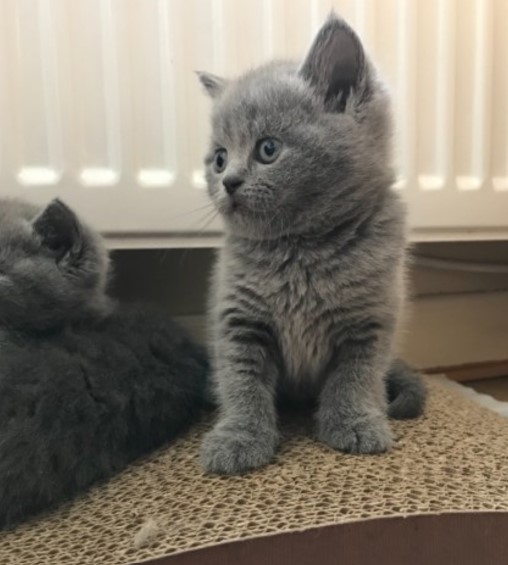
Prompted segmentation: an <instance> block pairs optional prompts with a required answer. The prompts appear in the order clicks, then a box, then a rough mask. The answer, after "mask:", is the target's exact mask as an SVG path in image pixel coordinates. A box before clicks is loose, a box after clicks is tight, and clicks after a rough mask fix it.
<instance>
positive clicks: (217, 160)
mask: <svg viewBox="0 0 508 565" xmlns="http://www.w3.org/2000/svg"><path fill="white" fill-rule="evenodd" d="M227 163H228V152H227V151H226V150H225V149H217V151H216V152H215V157H214V159H213V168H214V169H215V172H216V173H222V171H224V169H225V168H226V165H227Z"/></svg>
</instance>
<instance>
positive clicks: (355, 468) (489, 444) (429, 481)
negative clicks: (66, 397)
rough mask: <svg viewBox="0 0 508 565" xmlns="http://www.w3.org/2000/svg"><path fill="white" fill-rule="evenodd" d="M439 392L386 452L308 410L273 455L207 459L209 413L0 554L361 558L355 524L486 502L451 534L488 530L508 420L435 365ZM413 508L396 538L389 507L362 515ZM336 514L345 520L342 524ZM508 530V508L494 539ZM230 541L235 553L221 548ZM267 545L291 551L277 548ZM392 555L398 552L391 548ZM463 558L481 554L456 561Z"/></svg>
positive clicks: (397, 426) (28, 558) (0, 542)
mask: <svg viewBox="0 0 508 565" xmlns="http://www.w3.org/2000/svg"><path fill="white" fill-rule="evenodd" d="M429 395H430V397H429V403H428V408H427V412H426V415H425V416H424V417H423V418H421V419H419V420H416V421H410V422H393V428H394V431H395V434H396V437H397V442H396V446H395V448H394V449H393V451H391V452H390V453H388V454H385V455H378V456H349V455H344V454H342V453H337V452H334V451H332V450H330V449H328V448H327V447H326V446H324V445H321V444H319V443H317V442H316V441H314V440H313V439H312V438H311V433H312V427H311V423H312V422H311V419H309V418H308V417H305V418H301V419H300V420H299V421H294V420H292V421H289V422H283V424H282V431H283V435H284V440H283V443H282V445H281V449H280V452H279V454H278V457H277V459H276V461H275V462H274V463H273V464H272V465H271V466H269V467H268V468H266V469H263V470H261V471H258V472H255V473H252V474H250V475H248V476H244V477H232V478H221V477H211V476H205V475H204V474H203V473H202V471H201V468H200V465H199V458H198V457H199V447H200V442H201V438H202V435H203V433H204V432H205V431H206V429H208V427H209V425H210V422H207V423H204V424H201V425H200V426H197V427H196V428H195V429H193V430H191V432H190V433H189V434H188V435H187V436H186V437H184V438H182V439H180V440H179V441H177V442H176V443H174V444H173V445H171V446H169V447H167V448H165V449H163V450H160V451H159V452H157V453H155V454H154V455H152V456H151V457H148V458H146V459H144V460H142V461H140V462H138V463H137V464H135V465H132V466H131V467H130V468H129V469H127V470H126V471H125V472H124V473H122V474H121V475H119V476H117V477H116V478H114V479H113V480H111V481H109V482H108V483H106V484H104V485H101V486H99V487H97V488H95V489H94V490H93V491H91V492H90V493H88V494H87V495H85V496H83V497H82V498H80V499H78V500H76V501H74V502H73V503H70V504H68V505H66V506H65V507H63V508H61V509H59V510H57V511H56V512H54V513H52V514H50V515H47V516H43V517H40V518H38V519H36V520H34V521H32V522H31V523H28V524H25V525H23V526H21V527H19V528H17V529H16V530H14V531H10V532H4V533H2V534H0V563H1V564H2V565H34V564H36V565H46V564H47V565H55V564H56V565H88V564H92V563H93V564H107V565H117V564H119V565H120V564H121V565H126V564H131V563H138V562H140V561H144V560H151V559H154V558H156V557H163V556H169V557H166V558H165V559H162V560H161V561H158V562H159V563H168V564H171V563H175V564H179V563H182V564H183V563H185V564H191V563H199V564H200V565H201V564H205V563H235V564H236V563H238V564H239V565H241V564H243V563H249V564H250V563H294V564H296V565H297V564H299V563H316V562H318V563H320V564H323V563H338V562H341V563H342V564H344V563H349V562H351V563H356V564H359V563H363V561H362V560H361V559H360V558H359V557H358V555H357V554H355V555H356V558H351V561H347V560H345V559H344V556H345V555H346V554H347V555H350V554H349V553H348V551H350V550H351V548H349V549H347V547H346V545H347V544H346V540H354V539H356V538H358V539H359V542H358V543H357V544H356V545H357V546H359V547H365V545H366V543H367V541H368V542H369V543H371V544H372V547H377V548H378V549H379V548H380V547H381V546H380V545H379V544H382V543H387V544H388V545H391V546H394V545H400V546H401V547H402V546H403V545H404V543H406V541H405V540H406V537H407V536H409V537H407V539H409V540H410V539H412V538H411V535H416V534H417V532H418V531H419V530H418V527H420V529H421V528H424V525H425V523H426V518H428V516H425V515H436V514H443V513H445V514H446V513H464V512H466V513H471V512H478V513H482V514H479V515H477V514H474V515H473V516H478V520H477V521H474V520H473V521H472V520H471V516H472V515H471V514H468V516H469V518H467V517H466V518H465V519H464V520H463V525H464V528H465V529H464V530H462V529H461V526H460V525H459V526H455V527H454V526H453V523H452V522H453V519H452V522H450V523H451V525H450V530H449V531H450V532H452V533H453V535H451V537H450V538H449V540H450V541H449V543H451V544H452V545H453V543H454V541H453V540H454V539H455V538H457V539H456V544H457V547H463V548H467V541H468V539H470V536H471V535H473V534H467V533H466V534H464V532H479V533H478V535H483V534H482V533H481V532H489V531H491V530H489V526H488V524H487V522H488V520H490V519H493V518H492V517H494V519H495V518H496V517H497V516H507V515H508V514H505V512H506V511H508V421H507V420H505V419H503V418H501V417H500V416H498V415H496V414H495V413H493V412H490V411H488V410H486V409H484V408H482V407H480V406H478V405H476V404H473V403H472V402H471V401H470V400H468V399H466V398H464V397H463V396H462V395H460V393H458V392H456V391H454V390H450V389H448V388H446V387H445V386H443V385H442V384H440V383H438V382H436V381H433V380H430V379H429ZM500 511H502V512H500ZM409 515H423V516H420V517H419V518H417V521H416V522H414V523H415V524H420V526H418V527H416V526H415V527H413V528H412V530H411V533H408V534H407V536H406V534H404V535H402V537H401V535H399V536H398V537H395V538H394V537H393V532H392V534H390V533H387V532H385V533H384V534H383V535H380V534H379V532H382V531H383V530H382V528H383V527H384V526H383V524H385V525H386V524H389V523H392V522H390V520H386V519H383V520H371V521H364V519H372V518H383V517H397V516H398V517H400V516H409ZM447 516H448V517H447ZM450 516H453V515H450V514H446V515H445V516H444V517H443V519H442V522H440V523H441V525H446V523H447V522H446V520H449V521H450ZM457 516H460V514H457ZM418 520H419V521H418ZM468 520H469V521H468ZM482 520H483V521H482ZM393 523H401V524H407V523H411V524H413V522H410V521H409V522H408V521H407V520H405V521H403V520H400V519H399V521H398V522H397V519H395V522H393ZM376 524H378V525H379V527H378V526H376ZM468 524H469V525H468ZM337 525H339V526H342V529H338V530H337V529H336V530H333V527H335V528H337ZM330 526H332V529H330ZM443 527H444V526H443ZM376 528H377V529H376ZM379 528H381V529H379ZM415 528H416V529H415ZM333 531H335V534H334V536H335V537H333V535H332V537H330V532H333ZM376 531H377V534H376ZM422 531H423V530H422ZM291 532H300V533H299V534H291ZM316 532H317V533H316ZM399 533H400V532H399ZM318 534H319V535H318ZM460 535H463V536H464V535H465V538H466V539H465V540H464V539H462V540H461V539H460ZM268 536H270V537H268ZM299 536H300V537H299ZM337 536H338V537H337ZM341 536H342V537H341ZM507 537H508V536H506V522H505V529H504V530H503V532H498V536H497V537H496V538H495V539H496V540H504V539H505V538H507ZM238 540H243V541H241V542H238ZM280 540H286V541H287V543H288V545H287V547H286V549H284V548H282V546H281V545H280V544H279V545H277V544H278V543H279V542H280ZM341 540H342V541H341ZM362 540H363V541H362ZM376 540H377V542H376ZM383 540H384V541H383ZM229 542H237V543H229ZM378 542H379V543H378ZM376 543H378V545H377V546H376ZM478 543H479V542H477V545H478ZM499 543H505V542H504V541H503V542H501V541H499ZM218 544H220V545H218ZM224 544H225V545H224ZM337 544H343V545H342V546H340V545H337ZM344 544H346V545H344ZM426 545H427V546H428V545H429V544H426ZM378 546H379V547H378ZM263 547H265V549H264V551H265V553H263ZM270 547H271V548H272V549H271V550H270V549H269V548H270ZM337 547H340V548H341V551H340V552H339V553H337V554H335V553H334V551H333V550H332V549H333V548H337ZM355 547H356V546H355ZM367 547H368V543H367ZM196 548H198V550H197V551H194V552H190V553H187V552H188V551H189V550H195V549H196ZM221 548H222V549H221ZM228 548H229V550H230V551H232V552H233V553H230V557H229V558H228V557H227V556H225V554H223V555H222V556H220V555H219V554H218V553H217V552H218V551H219V550H220V551H222V550H224V551H227V550H228ZM242 548H243V549H242ZM245 548H247V549H248V551H246V550H245ZM277 548H278V549H277ZM295 548H296V549H295ZM309 548H315V553H313V554H312V555H310V554H309V552H310V551H311V550H310V549H309ZM319 548H328V553H327V555H328V558H324V557H323V558H320V557H319V556H318V553H319ZM331 548H332V549H331ZM235 551H236V553H235ZM242 551H243V553H242ZM266 551H272V552H275V553H272V555H279V554H278V553H277V551H279V552H280V555H279V557H273V559H272V558H268V559H267V553H266ZM355 551H357V550H356V549H355ZM397 551H399V550H398V549H397ZM400 551H401V552H402V553H401V555H402V554H403V553H404V551H405V550H404V549H400ZM464 551H467V550H464ZM256 552H257V553H256ZM306 552H307V553H306ZM312 552H314V549H313V550H312ZM399 553H400V552H399ZM231 555H235V557H231ZM305 555H307V557H305ZM351 555H352V554H351ZM467 555H470V553H467ZM214 556H215V557H214ZM284 556H286V557H285V558H284ZM288 556H290V557H288ZM412 556H413V557H412V558H411V559H410V560H409V561H406V562H407V563H411V564H413V563H420V562H422V563H423V562H425V561H419V560H418V559H419V552H418V551H417V552H415V551H413V553H412ZM284 559H286V560H284ZM316 559H317V561H316ZM327 559H328V560H327ZM401 559H402V558H401ZM373 562H375V563H384V562H385V561H383V560H382V559H381V557H379V558H376V559H375V560H374V561H373ZM386 562H387V563H390V564H394V563H398V561H397V560H396V559H395V558H393V557H392V558H391V561H390V560H388V561H386ZM401 562H404V561H401ZM427 562H429V563H430V562H432V563H437V562H438V561H435V560H434V561H427ZM443 562H445V561H443ZM459 562H460V563H466V562H467V563H470V562H471V563H473V562H474V561H466V560H465V558H464V560H462V561H460V560H459V561H457V560H452V561H449V563H459ZM483 562H484V563H486V562H489V563H492V562H493V561H492V560H491V561H483ZM500 562H501V561H500Z"/></svg>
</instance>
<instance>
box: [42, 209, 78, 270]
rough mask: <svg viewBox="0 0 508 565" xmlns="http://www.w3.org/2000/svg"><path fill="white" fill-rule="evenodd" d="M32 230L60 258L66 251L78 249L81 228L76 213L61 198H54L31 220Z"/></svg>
mask: <svg viewBox="0 0 508 565" xmlns="http://www.w3.org/2000/svg"><path fill="white" fill-rule="evenodd" d="M33 229H34V232H35V233H36V234H37V235H38V236H39V237H40V238H41V239H42V242H43V244H44V245H45V246H46V247H48V248H49V249H50V250H51V251H52V252H53V253H54V254H55V256H56V258H57V260H60V259H62V258H63V257H64V256H65V255H66V254H67V253H69V252H70V251H72V250H75V249H78V248H79V247H80V242H81V229H80V224H79V220H78V218H77V217H76V214H74V212H73V211H72V210H71V209H70V208H69V207H68V206H66V205H65V204H64V203H63V202H62V201H61V200H59V199H55V200H53V201H52V202H50V203H49V204H48V206H47V207H46V208H45V209H44V210H43V211H42V212H41V213H40V214H39V215H38V216H37V217H36V218H35V220H34V221H33Z"/></svg>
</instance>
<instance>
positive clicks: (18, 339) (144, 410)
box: [0, 199, 208, 529]
mask: <svg viewBox="0 0 508 565" xmlns="http://www.w3.org/2000/svg"><path fill="white" fill-rule="evenodd" d="M107 278H108V256H107V254H106V251H105V249H104V246H103V242H102V240H101V239H100V237H99V236H98V235H97V234H95V233H94V232H93V231H92V230H90V229H89V228H88V227H87V226H86V225H84V224H83V223H82V222H80V221H79V220H78V218H77V217H76V216H75V214H74V213H73V212H72V211H71V210H70V209H69V208H68V207H67V206H65V205H64V204H63V203H62V202H60V201H58V200H56V201H54V202H52V203H51V204H49V205H48V206H47V207H46V208H44V209H41V208H39V207H37V206H33V205H31V204H28V203H26V202H22V201H18V200H7V199H0V529H1V528H3V527H6V526H10V525H12V524H14V523H16V522H19V521H21V520H23V519H25V518H27V517H29V516H30V515H32V514H34V513H36V512H38V511H40V510H43V509H45V508H48V507H52V506H54V505H56V504H58V503H60V502H62V501H63V500H65V499H68V498H71V497H72V496H74V495H75V494H77V493H79V492H80V491H83V490H85V489H86V488H88V487H89V486H90V485H92V484H93V483H95V482H97V481H99V480H102V479H106V478H108V477H110V476H111V475H113V474H114V473H117V472H118V471H120V470H121V469H123V468H124V467H125V466H126V465H127V464H128V463H129V462H130V461H132V460H134V459H135V458H136V457H139V456H140V455H142V454H144V453H147V452H149V451H151V450H153V449H155V448H156V447H158V446H160V445H162V444H163V443H164V442H166V441H168V440H170V439H172V438H173V437H175V435H177V434H178V433H179V432H181V431H182V430H183V429H185V428H186V426H188V425H189V424H190V423H191V422H193V421H194V420H195V419H197V417H198V415H199V412H200V407H201V406H202V404H203V399H204V396H205V389H206V381H207V372H208V362H207V358H206V356H205V353H204V351H203V350H202V349H201V348H200V347H198V346H196V345H195V344H194V343H193V342H192V341H191V340H190V339H189V337H188V336H187V335H186V333H185V332H184V331H183V330H182V329H181V328H180V327H179V326H177V325H176V324H175V323H174V322H172V321H171V320H168V319H167V317H165V316H163V315H160V314H157V313H155V312H151V311H150V310H149V309H147V308H146V307H134V306H130V307H127V306H117V305H115V304H113V302H112V300H111V299H110V298H109V297H108V295H107V294H106V282H107Z"/></svg>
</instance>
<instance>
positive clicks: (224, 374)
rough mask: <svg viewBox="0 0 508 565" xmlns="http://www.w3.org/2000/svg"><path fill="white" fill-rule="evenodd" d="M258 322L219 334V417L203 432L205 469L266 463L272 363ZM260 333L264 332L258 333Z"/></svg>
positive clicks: (272, 426)
mask: <svg viewBox="0 0 508 565" xmlns="http://www.w3.org/2000/svg"><path fill="white" fill-rule="evenodd" d="M260 327H261V326H260V324H259V323H258V324H257V325H256V328H257V329H256V330H255V331H254V325H252V326H250V329H248V330H246V329H245V328H249V324H248V323H247V322H245V324H242V327H240V326H238V327H237V328H236V330H235V331H234V332H233V333H229V334H227V335H226V336H224V338H223V339H224V341H222V345H221V346H220V347H219V348H218V349H219V351H218V352H217V362H216V367H215V377H216V383H217V394H218V400H219V403H220V416H219V421H218V423H217V424H216V425H215V427H214V429H213V430H212V431H211V432H209V433H208V435H207V436H206V437H205V440H204V443H203V447H202V452H201V461H202V464H203V466H204V468H205V470H206V471H208V472H210V473H218V474H227V475H231V474H238V473H244V472H247V471H250V470H252V469H256V468H258V467H262V466H264V465H267V464H268V463H269V462H270V461H271V459H272V458H273V456H274V455H275V451H276V449H277V445H278V442H279V436H278V431H277V415H276V408H275V385H276V378H277V368H276V365H275V363H274V362H272V358H271V357H272V356H271V354H270V351H268V349H269V347H268V344H267V341H266V340H267V338H268V336H267V335H265V334H260V333H258V332H259V331H260ZM261 336H263V337H261Z"/></svg>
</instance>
